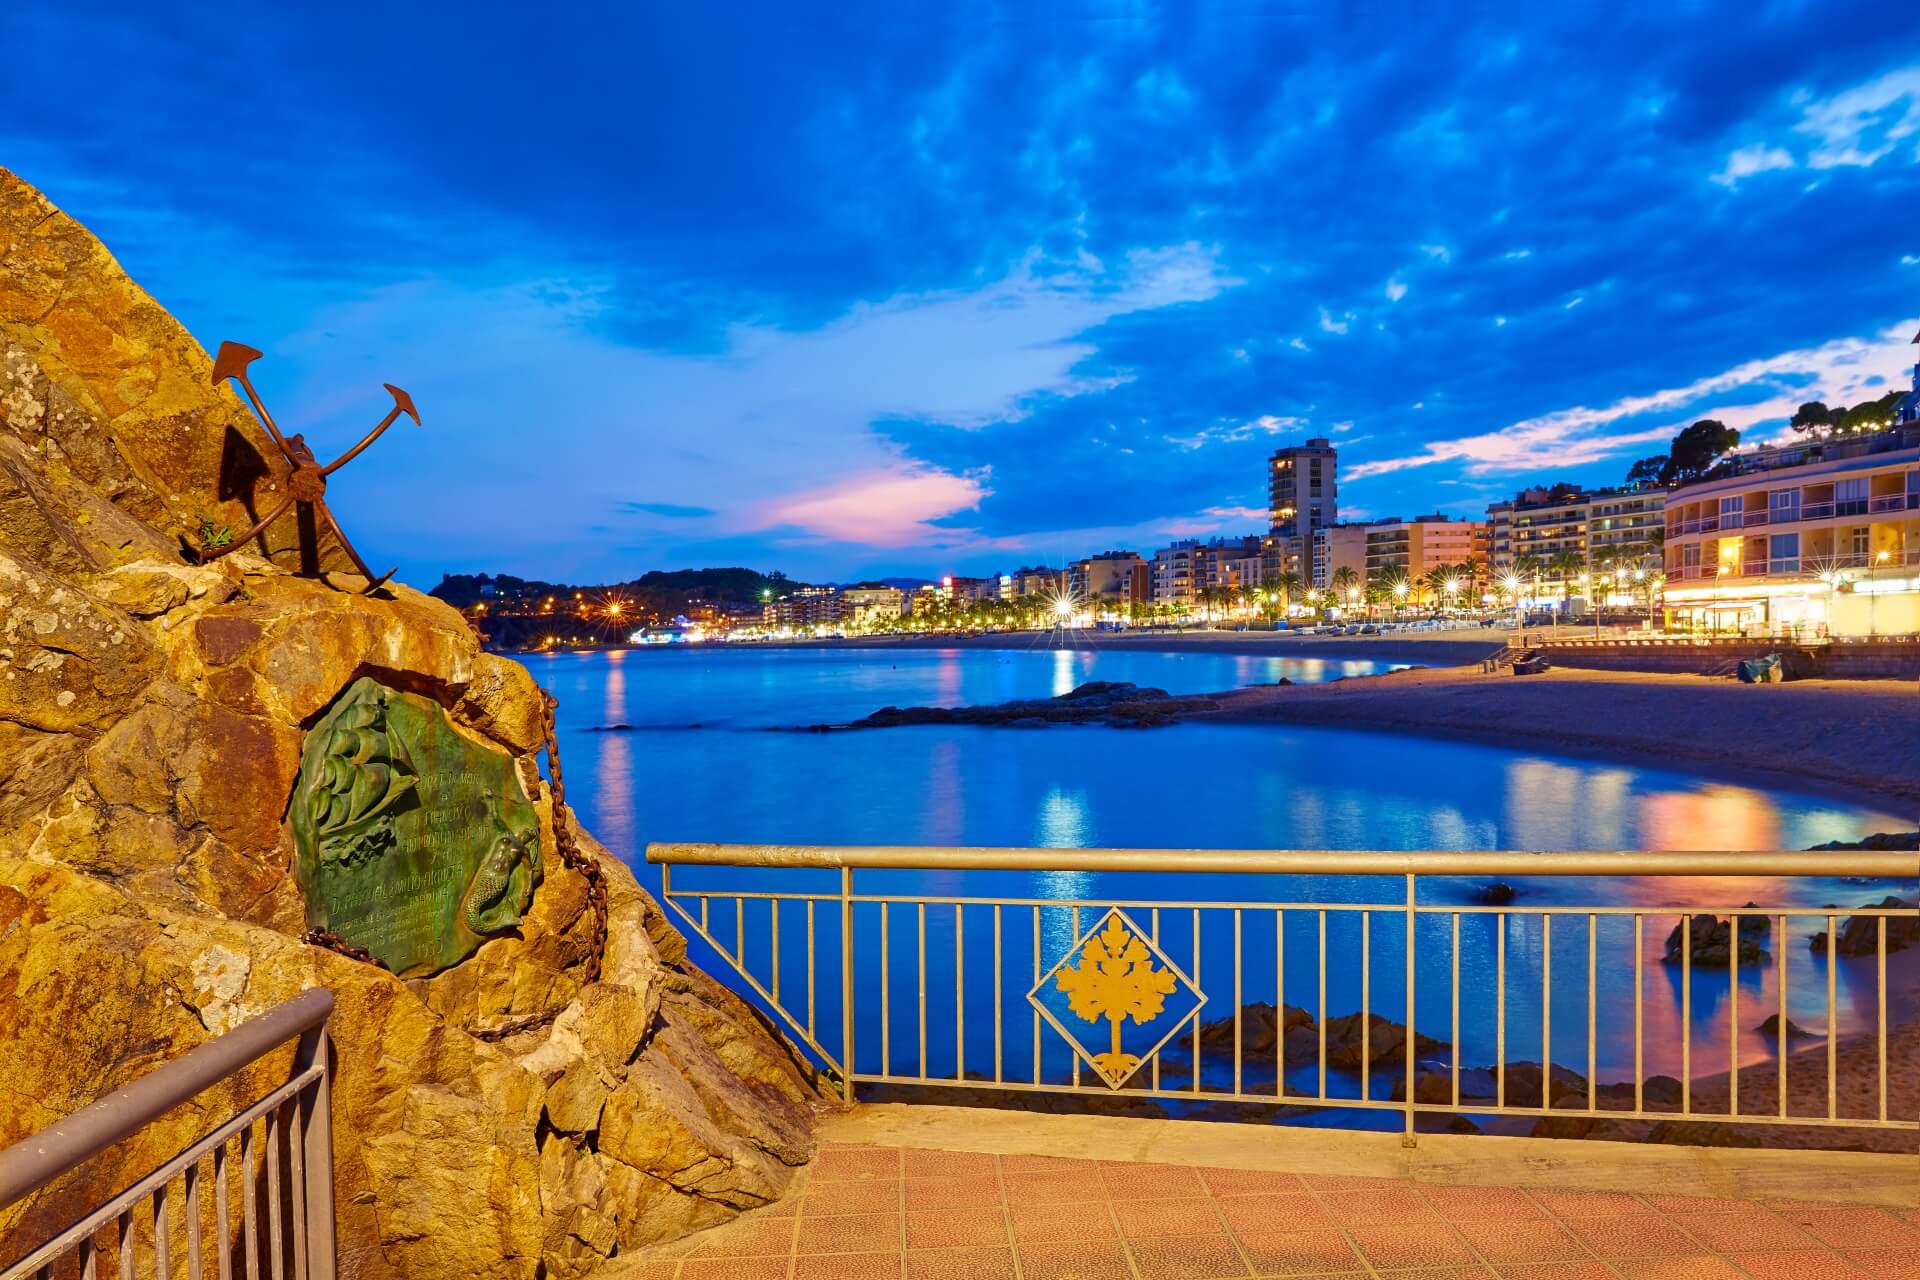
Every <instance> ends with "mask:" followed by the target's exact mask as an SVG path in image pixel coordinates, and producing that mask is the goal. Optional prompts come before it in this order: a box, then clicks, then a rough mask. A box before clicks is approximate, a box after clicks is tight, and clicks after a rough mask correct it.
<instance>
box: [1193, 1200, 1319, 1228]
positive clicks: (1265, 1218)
mask: <svg viewBox="0 0 1920 1280" xmlns="http://www.w3.org/2000/svg"><path fill="white" fill-rule="evenodd" d="M1217 1203H1218V1204H1219V1206H1220V1213H1221V1216H1223V1217H1225V1218H1226V1220H1227V1225H1228V1226H1229V1227H1231V1228H1233V1229H1234V1230H1235V1231H1304V1230H1306V1229H1307V1228H1309V1227H1323V1226H1333V1225H1335V1224H1334V1221H1333V1218H1332V1217H1331V1216H1329V1215H1328V1213H1327V1211H1326V1210H1324V1209H1322V1208H1321V1207H1320V1202H1319V1201H1318V1200H1316V1199H1315V1198H1314V1197H1313V1196H1310V1195H1308V1194H1306V1193H1305V1192H1299V1193H1297V1194H1292V1195H1288V1194H1284V1193H1283V1194H1278V1195H1263V1196H1222V1197H1220V1199H1219V1200H1218V1202H1217Z"/></svg>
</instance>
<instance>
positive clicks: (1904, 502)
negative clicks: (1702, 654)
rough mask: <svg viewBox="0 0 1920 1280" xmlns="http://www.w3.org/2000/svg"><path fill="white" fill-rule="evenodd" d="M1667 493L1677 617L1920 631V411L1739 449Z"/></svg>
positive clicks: (1733, 628) (1754, 626)
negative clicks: (1838, 435) (1844, 430)
mask: <svg viewBox="0 0 1920 1280" xmlns="http://www.w3.org/2000/svg"><path fill="white" fill-rule="evenodd" d="M1729 472H1730V473H1729V474H1726V475H1722V476H1718V477H1715V478H1713V479H1709V480H1704V481H1701V482H1700V483H1697V484H1691V485H1687V486H1684V487H1682V488H1679V489H1676V490H1674V491H1673V492H1672V493H1671V494H1669V495H1668V496H1667V502H1666V513H1665V515H1666V525H1665V529H1666V550H1665V556H1666V559H1665V567H1666V588H1665V609H1666V622H1667V626H1668V627H1670V628H1678V629H1684V630H1705V631H1714V632H1740V633H1746V634H1753V633H1767V634H1780V633H1795V634H1803V635H1811V636H1819V635H1822V634H1826V635H1835V636H1860V635H1912V634H1915V633H1920V423H1909V424H1901V425H1897V426H1895V427H1893V428H1892V429H1890V430H1887V431H1882V432H1878V433H1876V434H1874V435H1872V436H1870V437H1866V438H1864V439H1855V440H1847V441H1844V442H1840V441H1810V442H1803V443H1796V444H1792V445H1786V446H1780V447H1775V448H1770V449H1761V450H1756V451H1754V452H1752V453H1750V454H1745V455H1740V456H1737V457H1736V458H1735V459H1734V461H1733V465H1732V466H1731V467H1730V468H1729Z"/></svg>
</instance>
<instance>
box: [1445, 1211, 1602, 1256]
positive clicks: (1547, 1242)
mask: <svg viewBox="0 0 1920 1280" xmlns="http://www.w3.org/2000/svg"><path fill="white" fill-rule="evenodd" d="M1456 1226H1457V1229H1458V1230H1459V1232H1460V1234H1461V1235H1462V1236H1465V1237H1466V1240H1467V1243H1468V1244H1470V1245H1472V1246H1473V1247H1474V1248H1475V1249H1477V1250H1479V1251H1480V1256H1481V1257H1483V1258H1485V1259H1486V1260H1487V1261H1488V1262H1491V1263H1493V1264H1494V1266H1495V1267H1499V1266H1500V1265H1501V1264H1502V1263H1507V1262H1579V1261H1582V1260H1585V1259H1587V1258H1590V1257H1591V1256H1592V1255H1591V1254H1589V1253H1588V1252H1587V1248H1586V1246H1585V1245H1583V1244H1581V1243H1580V1242H1579V1241H1578V1240H1576V1239H1574V1238H1573V1236H1572V1234H1571V1233H1569V1232H1568V1231H1567V1229H1566V1228H1565V1227H1563V1226H1561V1225H1560V1224H1559V1223H1557V1222H1550V1221H1546V1220H1544V1219H1541V1220H1533V1221H1528V1220H1518V1221H1511V1222H1462V1223H1458V1224H1456Z"/></svg>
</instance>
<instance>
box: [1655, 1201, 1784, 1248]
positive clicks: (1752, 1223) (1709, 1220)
mask: <svg viewBox="0 0 1920 1280" xmlns="http://www.w3.org/2000/svg"><path fill="white" fill-rule="evenodd" d="M1667 1216H1668V1217H1669V1218H1670V1219H1672V1221H1673V1222H1675V1223H1677V1224H1678V1225H1679V1227H1680V1229H1681V1230H1683V1231H1685V1232H1686V1233H1687V1234H1688V1235H1690V1236H1692V1237H1693V1238H1694V1239H1696V1240H1698V1241H1699V1242H1700V1243H1701V1244H1703V1245H1705V1246H1707V1248H1709V1249H1712V1250H1714V1251H1716V1252H1718V1253H1728V1252H1731V1251H1733V1250H1735V1249H1740V1250H1749V1251H1752V1250H1760V1249H1805V1248H1808V1247H1809V1246H1811V1245H1812V1244H1813V1240H1812V1238H1811V1237H1809V1236H1808V1235H1807V1234H1806V1232H1804V1231H1802V1230H1800V1229H1799V1228H1798V1227H1796V1226H1794V1225H1793V1224H1792V1223H1791V1222H1788V1221H1787V1220H1786V1219H1785V1218H1782V1217H1780V1216H1779V1215H1778V1214H1774V1213H1769V1212H1767V1211H1766V1210H1764V1209H1761V1208H1760V1207H1759V1206H1758V1205H1754V1206H1751V1208H1750V1209H1749V1210H1748V1211H1747V1212H1743V1213H1674V1214H1668V1215H1667Z"/></svg>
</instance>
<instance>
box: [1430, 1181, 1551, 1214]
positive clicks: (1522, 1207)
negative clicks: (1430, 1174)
mask: <svg viewBox="0 0 1920 1280" xmlns="http://www.w3.org/2000/svg"><path fill="white" fill-rule="evenodd" d="M1416 1190H1418V1191H1419V1193H1420V1195H1421V1196H1422V1197H1423V1198H1424V1199H1425V1200H1426V1201H1427V1203H1428V1204H1431V1205H1432V1206H1433V1207H1434V1208H1435V1209H1437V1210H1438V1211H1439V1212H1440V1214H1441V1216H1442V1217H1446V1218H1451V1219H1454V1220H1457V1221H1480V1222H1484V1221H1487V1220H1489V1219H1494V1218H1544V1217H1546V1216H1547V1211H1546V1208H1545V1207H1544V1206H1543V1205H1541V1204H1540V1202H1539V1201H1537V1200H1535V1199H1534V1198H1533V1197H1531V1196H1529V1195H1528V1194H1527V1193H1526V1192H1524V1191H1520V1190H1518V1189H1516V1188H1513V1187H1436V1186H1430V1185H1421V1186H1419V1187H1417V1188H1416Z"/></svg>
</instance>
